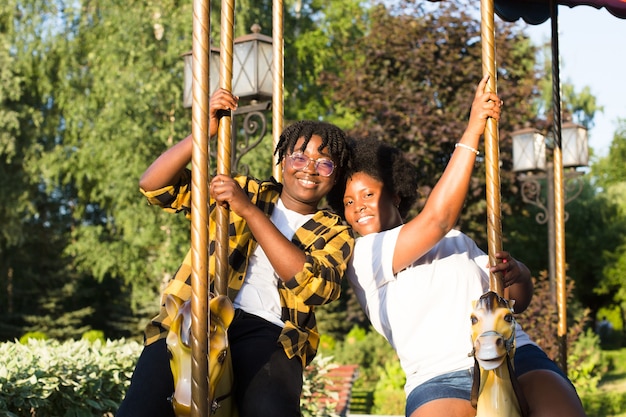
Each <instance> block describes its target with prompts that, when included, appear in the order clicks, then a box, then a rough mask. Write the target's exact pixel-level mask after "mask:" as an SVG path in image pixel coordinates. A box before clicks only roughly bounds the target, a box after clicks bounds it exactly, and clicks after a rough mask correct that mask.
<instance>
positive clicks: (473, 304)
mask: <svg viewBox="0 0 626 417" xmlns="http://www.w3.org/2000/svg"><path fill="white" fill-rule="evenodd" d="M476 304H478V300H474V301H472V309H475V308H476Z"/></svg>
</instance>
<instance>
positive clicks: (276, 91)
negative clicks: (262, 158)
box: [272, 0, 285, 182]
mask: <svg viewBox="0 0 626 417" xmlns="http://www.w3.org/2000/svg"><path fill="white" fill-rule="evenodd" d="M283 39H284V33H283V1H282V0H274V1H273V4H272V55H273V57H272V78H273V84H272V143H273V146H272V149H276V145H277V144H278V141H279V140H280V134H281V132H282V131H283V121H284V113H285V112H284V102H283V96H284V80H285V58H284V45H283V43H284V42H283ZM277 158H278V155H274V157H273V158H272V161H273V163H272V173H273V176H274V178H276V180H277V181H279V182H281V181H282V180H283V179H282V170H281V169H280V166H278V165H276V162H277Z"/></svg>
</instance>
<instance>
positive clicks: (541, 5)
mask: <svg viewBox="0 0 626 417" xmlns="http://www.w3.org/2000/svg"><path fill="white" fill-rule="evenodd" d="M557 2H558V4H559V5H564V6H569V7H574V6H583V5H584V6H592V7H595V8H596V9H601V8H603V7H604V8H605V9H606V10H608V11H609V13H611V14H612V15H614V16H615V17H618V18H620V19H626V0H557ZM494 10H495V12H496V14H497V15H498V16H499V17H500V18H501V19H502V20H505V21H507V22H515V21H516V20H518V19H524V21H525V22H526V23H528V24H531V25H539V24H541V23H543V22H545V21H546V20H548V19H549V18H550V2H549V0H494Z"/></svg>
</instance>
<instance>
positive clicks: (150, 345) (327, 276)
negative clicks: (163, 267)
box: [117, 90, 353, 417]
mask: <svg viewBox="0 0 626 417" xmlns="http://www.w3.org/2000/svg"><path fill="white" fill-rule="evenodd" d="M237 100H238V99H237V97H234V96H233V95H232V94H231V93H230V92H228V91H226V90H218V91H217V92H216V93H215V94H214V95H213V97H212V98H211V105H210V127H209V132H210V135H211V137H213V136H214V135H215V134H216V132H217V125H218V122H219V120H218V116H217V112H218V111H219V110H233V109H236V107H237ZM191 151H192V138H191V137H190V136H189V137H187V138H185V139H183V140H182V141H181V142H179V143H178V144H176V145H174V146H173V147H171V148H170V149H169V150H167V151H166V152H165V153H163V154H162V155H161V156H160V157H159V158H157V159H156V160H155V162H154V163H153V164H152V165H151V166H150V167H149V168H148V169H147V170H146V172H145V173H144V174H143V176H142V178H141V180H140V188H141V191H142V192H143V194H144V195H145V196H146V197H147V198H148V201H149V203H150V204H153V205H157V206H160V207H162V208H163V209H165V210H167V211H170V212H181V211H182V212H183V213H185V214H186V215H189V214H190V210H191V191H190V187H191V172H190V171H189V170H188V169H187V168H186V166H187V164H188V163H189V162H190V160H191ZM275 153H277V154H278V159H279V164H280V165H281V166H282V169H283V181H282V183H278V182H276V181H275V180H274V179H273V178H270V179H269V180H266V181H259V180H257V179H255V178H252V177H247V176H235V177H234V178H231V177H230V176H226V175H216V176H214V177H213V178H212V180H211V184H210V213H211V217H212V218H213V217H214V214H215V210H214V209H215V206H216V204H220V205H228V207H229V208H230V226H229V234H230V241H229V257H228V260H229V263H230V270H229V278H228V295H229V297H230V298H231V300H232V301H233V304H234V306H235V308H236V315H235V319H234V321H233V323H232V324H231V325H230V327H229V329H228V338H229V343H230V349H231V354H232V363H233V371H234V379H235V392H234V398H235V402H236V405H237V409H238V413H239V416H240V417H249V416H300V395H301V391H302V372H303V368H304V366H305V365H306V364H308V363H309V362H310V361H311V360H312V359H313V357H314V356H315V354H316V351H317V347H318V344H319V334H318V332H317V326H316V320H315V314H314V311H313V310H314V307H315V306H316V305H320V304H325V303H329V302H331V301H333V300H336V299H337V298H338V297H339V294H340V287H341V280H342V278H343V276H344V273H345V269H346V267H347V263H348V259H349V257H350V256H351V254H352V249H353V236H352V232H351V231H350V229H349V228H348V227H347V226H345V225H344V224H343V223H342V219H341V218H340V217H339V216H337V215H335V214H332V213H331V212H329V211H326V210H320V209H319V208H318V205H319V203H320V201H321V200H322V199H323V198H324V197H325V196H327V195H328V194H329V193H331V194H332V193H333V192H335V188H334V186H335V183H339V184H343V183H345V179H344V177H343V172H342V167H343V166H344V165H345V164H346V162H347V160H348V146H347V143H346V137H345V134H344V132H343V131H342V130H341V129H339V128H338V127H336V126H334V125H332V124H329V123H324V122H319V121H300V122H297V123H294V124H292V125H291V126H288V127H287V128H286V129H285V130H284V132H283V133H282V135H281V137H280V141H279V143H278V145H277V147H276V150H275ZM340 193H342V191H340ZM339 198H341V197H339ZM214 237H215V222H214V221H211V222H210V238H211V239H213V238H214ZM214 250H215V248H214V245H211V246H210V248H209V251H210V254H211V255H213V252H214ZM214 266H215V259H214V257H213V256H211V257H210V264H209V271H214V270H215V269H214ZM190 272H191V265H190V257H189V255H188V256H187V258H186V259H185V261H184V262H183V264H182V265H181V267H180V269H179V270H178V271H177V273H176V275H175V276H174V278H173V279H172V281H171V282H170V284H169V286H168V288H167V289H166V290H165V292H166V293H171V294H174V295H177V296H178V297H179V298H181V299H183V300H184V299H188V298H189V297H190V294H191V287H190ZM168 327H169V319H168V318H167V312H166V311H165V308H164V307H163V308H162V309H161V313H160V314H159V315H158V316H157V317H155V318H154V319H153V320H152V321H151V323H150V324H149V325H148V326H147V328H146V331H145V344H146V346H145V348H144V350H143V352H142V354H141V357H140V358H139V362H138V364H137V367H136V368H135V372H134V375H133V379H132V382H131V387H130V388H129V390H128V392H127V394H126V398H125V400H124V402H123V403H122V405H121V407H120V410H119V411H118V413H117V416H118V417H121V416H133V417H137V416H156V415H158V416H167V415H169V416H172V415H173V412H172V407H171V404H170V403H169V400H168V397H170V396H171V395H172V392H173V390H174V386H173V381H172V374H171V371H170V366H169V359H168V353H167V348H166V343H165V337H166V335H167V331H168Z"/></svg>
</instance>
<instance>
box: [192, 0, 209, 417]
mask: <svg viewBox="0 0 626 417" xmlns="http://www.w3.org/2000/svg"><path fill="white" fill-rule="evenodd" d="M210 7H211V6H210V1H209V0H194V2H193V39H192V59H193V61H192V62H193V64H192V71H193V86H192V92H193V101H192V106H191V122H192V124H191V134H192V137H193V145H192V154H191V164H192V178H191V182H192V187H191V192H192V196H191V204H192V208H191V257H192V258H191V265H192V269H191V353H192V358H191V416H192V417H207V416H208V415H209V409H210V408H209V401H208V400H209V395H208V393H209V375H208V370H209V360H208V352H209V338H208V334H209V320H210V318H209V314H208V306H209V303H208V298H209V289H208V259H209V258H208V251H207V248H208V244H207V242H208V235H209V233H208V218H209V216H208V214H209V208H208V205H207V201H208V200H209V198H208V196H209V189H208V185H209V180H208V178H209V176H208V171H209V166H208V163H207V161H208V159H209V137H208V136H209V86H210V82H209V48H210V45H209V36H210V35H209V34H210V32H209V30H210V26H211V20H210V19H211V18H210Z"/></svg>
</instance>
